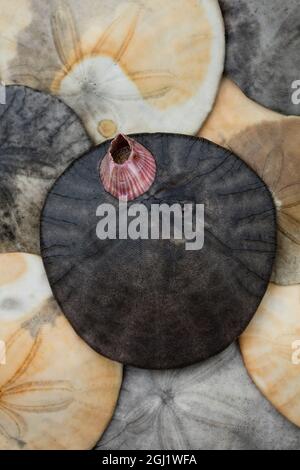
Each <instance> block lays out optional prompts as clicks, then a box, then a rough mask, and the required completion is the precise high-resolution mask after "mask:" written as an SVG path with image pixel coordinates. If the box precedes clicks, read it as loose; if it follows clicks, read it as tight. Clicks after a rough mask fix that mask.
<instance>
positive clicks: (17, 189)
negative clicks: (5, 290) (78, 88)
mask: <svg viewBox="0 0 300 470" xmlns="http://www.w3.org/2000/svg"><path fill="white" fill-rule="evenodd" d="M5 91H6V93H5V96H6V103H5V104H0V178H1V184H0V220H1V224H0V252H14V251H24V252H30V253H34V254H38V253H39V251H40V234H39V225H40V215H41V210H42V206H43V203H44V200H45V198H46V195H47V192H48V190H49V189H50V188H51V186H52V185H53V183H54V181H55V180H56V179H57V178H58V176H60V175H61V173H62V172H63V170H64V169H65V168H66V167H67V166H68V165H69V164H70V163H71V162H72V161H73V160H74V159H76V158H77V157H78V156H79V155H81V154H82V153H83V152H85V151H86V150H88V149H89V148H90V146H91V143H90V140H89V138H88V137H87V135H86V132H85V130H84V128H83V126H82V125H81V123H80V121H79V119H78V118H77V117H76V115H75V114H74V113H73V111H71V109H70V108H68V107H67V106H66V105H65V104H63V103H62V102H61V101H60V100H58V99H57V98H56V97H52V96H49V95H46V94H44V93H40V92H37V91H33V90H31V89H29V88H25V87H21V86H8V87H6V90H5Z"/></svg>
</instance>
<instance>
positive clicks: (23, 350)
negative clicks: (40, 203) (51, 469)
mask: <svg viewBox="0 0 300 470" xmlns="http://www.w3.org/2000/svg"><path fill="white" fill-rule="evenodd" d="M0 340H1V341H2V343H1V346H2V345H3V343H4V344H5V350H3V347H1V352H2V353H3V351H4V352H5V355H3V356H2V357H1V359H2V361H0V362H1V364H0V449H1V450H81V449H82V450H86V449H90V448H92V447H94V445H95V443H96V442H97V440H98V439H99V436H101V434H102V433H103V431H104V430H105V428H106V426H107V424H108V423H109V421H110V419H111V416H112V414H113V411H114V408H115V405H116V402H117V399H118V394H119V389H120V385H121V380H122V368H121V366H120V365H119V364H117V363H114V362H112V361H109V360H108V359H105V358H103V357H102V356H100V355H98V354H97V353H95V352H94V351H93V350H92V349H90V348H89V347H88V346H87V345H86V344H85V343H84V342H83V341H82V340H81V339H80V338H79V337H78V336H77V335H76V333H75V332H74V330H73V329H72V327H71V326H70V324H69V323H68V321H67V320H66V319H65V317H64V316H63V315H62V313H61V311H60V309H59V308H58V305H57V303H56V302H55V300H54V299H53V296H52V293H51V289H50V286H49V283H48V281H47V278H46V274H45V270H44V268H43V264H42V260H41V259H40V258H39V257H38V256H34V255H25V254H21V253H17V254H16V253H10V254H1V255H0ZM3 359H4V360H3Z"/></svg>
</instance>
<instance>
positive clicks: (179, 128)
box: [0, 0, 225, 143]
mask: <svg viewBox="0 0 300 470" xmlns="http://www.w3.org/2000/svg"><path fill="white" fill-rule="evenodd" d="M0 13H1V15H0V16H1V20H0V21H1V23H0V24H1V26H2V32H1V37H0V53H1V59H0V79H2V80H4V82H5V83H7V84H11V83H13V84H21V85H29V86H31V87H33V88H37V89H40V90H43V91H50V92H52V93H54V94H56V95H58V96H59V97H60V98H62V99H63V100H64V101H65V102H66V103H67V104H68V105H69V106H70V107H71V108H73V109H74V110H75V112H77V114H78V115H79V116H80V117H81V118H82V120H83V122H84V123H85V125H86V128H87V130H88V131H89V133H90V135H91V137H92V138H93V139H94V141H95V142H97V143H99V142H102V141H103V140H105V139H107V138H111V137H114V136H115V135H116V134H117V133H119V132H122V133H126V134H129V133H133V132H157V131H161V132H181V133H185V134H195V133H196V132H197V130H198V128H199V122H200V123H201V122H203V121H204V119H205V118H206V116H207V114H208V113H209V111H210V110H211V108H212V105H213V102H214V99H215V96H216V93H217V88H218V85H219V80H220V78H221V74H222V71H223V67H224V54H225V52H224V51H225V44H224V43H225V40H224V25H223V18H222V14H221V11H220V7H219V4H218V1H217V0H164V1H163V2H162V1H161V0H132V1H129V0H98V1H95V0H85V1H84V2H83V1H82V0H69V1H68V0H50V1H48V2H41V1H40V0H11V1H10V2H9V3H7V1H6V0H0ZM12 23H13V24H12Z"/></svg>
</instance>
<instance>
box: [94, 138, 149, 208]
mask: <svg viewBox="0 0 300 470" xmlns="http://www.w3.org/2000/svg"><path fill="white" fill-rule="evenodd" d="M155 175H156V162H155V158H154V156H153V155H152V154H151V153H150V152H149V151H148V150H147V149H146V148H145V147H143V145H141V144H139V143H138V142H137V141H135V140H133V139H130V138H129V137H126V136H125V135H122V134H120V135H118V136H117V137H116V138H115V139H114V140H113V141H112V143H111V145H110V148H109V151H108V153H107V154H106V156H105V157H104V158H103V160H102V162H101V165H100V176H101V180H102V183H103V186H104V188H105V190H106V191H107V192H108V193H110V194H111V195H112V196H114V197H115V198H117V199H119V200H127V201H132V200H133V199H136V198H138V197H139V196H141V195H142V194H144V193H146V192H147V191H148V190H149V189H150V187H151V186H152V184H153V182H154V180H155Z"/></svg>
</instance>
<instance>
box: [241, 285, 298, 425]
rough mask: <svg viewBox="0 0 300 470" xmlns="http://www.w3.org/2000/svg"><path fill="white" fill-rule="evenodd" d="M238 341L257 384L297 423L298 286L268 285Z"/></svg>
mask: <svg viewBox="0 0 300 470" xmlns="http://www.w3.org/2000/svg"><path fill="white" fill-rule="evenodd" d="M240 344H241V350H242V354H243V356H244V361H245V364H246V367H247V369H248V372H249V373H250V375H251V377H252V379H253V380H254V382H255V383H256V385H257V386H258V387H259V389H260V390H261V391H262V392H263V394H264V395H265V396H266V397H267V398H268V399H269V400H270V402H271V403H272V404H273V405H274V406H275V407H276V408H277V410H278V411H280V412H281V413H282V414H283V415H284V416H285V417H286V418H288V419H289V420H290V421H291V422H292V423H294V424H296V425H297V426H300V286H299V285H297V286H276V285H274V284H270V286H269V290H268V292H267V294H266V296H265V298H264V300H263V302H262V304H261V306H260V308H259V310H258V312H257V314H256V316H255V317H254V319H253V320H252V322H251V323H250V325H249V327H248V329H247V330H246V332H245V333H244V334H243V336H242V337H241V340H240Z"/></svg>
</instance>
